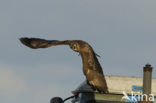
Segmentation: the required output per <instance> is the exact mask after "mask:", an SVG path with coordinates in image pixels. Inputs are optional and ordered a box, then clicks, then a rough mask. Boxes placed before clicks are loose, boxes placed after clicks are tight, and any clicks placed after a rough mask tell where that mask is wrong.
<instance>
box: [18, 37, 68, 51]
mask: <svg viewBox="0 0 156 103" xmlns="http://www.w3.org/2000/svg"><path fill="white" fill-rule="evenodd" d="M20 41H21V42H22V43H23V44H24V45H26V46H28V47H30V48H32V49H38V48H48V47H51V46H56V45H68V44H69V43H70V41H68V40H65V41H58V40H45V39H40V38H20Z"/></svg>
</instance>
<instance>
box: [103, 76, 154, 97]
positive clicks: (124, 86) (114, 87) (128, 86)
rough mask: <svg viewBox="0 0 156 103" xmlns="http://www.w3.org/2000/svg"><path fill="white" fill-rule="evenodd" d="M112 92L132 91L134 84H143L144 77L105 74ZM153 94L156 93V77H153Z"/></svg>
mask: <svg viewBox="0 0 156 103" xmlns="http://www.w3.org/2000/svg"><path fill="white" fill-rule="evenodd" d="M105 78H106V81H107V85H108V89H109V91H110V92H119V93H122V92H123V91H125V92H126V93H131V91H132V85H138V86H143V79H142V78H139V77H126V76H105ZM152 94H155V95H156V79H152Z"/></svg>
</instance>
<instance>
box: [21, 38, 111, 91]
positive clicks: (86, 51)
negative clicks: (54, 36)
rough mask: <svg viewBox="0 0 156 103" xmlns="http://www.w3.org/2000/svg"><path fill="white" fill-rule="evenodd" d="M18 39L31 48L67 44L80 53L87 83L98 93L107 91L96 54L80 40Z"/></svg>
mask: <svg viewBox="0 0 156 103" xmlns="http://www.w3.org/2000/svg"><path fill="white" fill-rule="evenodd" d="M20 41H21V42H22V43H23V44H24V45H26V46H28V47H30V48H32V49H38V48H48V47H51V46H57V45H69V46H70V48H71V49H72V50H74V51H75V52H78V53H79V54H80V55H81V58H82V63H83V73H84V75H85V76H86V81H87V83H88V84H89V85H90V86H91V87H92V88H93V89H94V90H97V91H98V92H100V93H109V91H108V87H107V83H106V80H105V76H104V73H103V70H102V67H101V65H100V63H99V61H98V59H97V56H98V55H97V54H96V53H95V52H94V50H93V48H92V47H91V46H90V45H89V44H88V43H87V42H85V41H82V40H65V41H58V40H45V39H40V38H27V37H24V38H20Z"/></svg>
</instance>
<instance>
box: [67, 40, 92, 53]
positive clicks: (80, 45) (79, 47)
mask: <svg viewBox="0 0 156 103" xmlns="http://www.w3.org/2000/svg"><path fill="white" fill-rule="evenodd" d="M69 46H70V48H71V49H72V50H73V51H75V52H87V51H88V49H89V48H90V46H89V44H88V43H86V42H85V41H82V40H73V41H72V42H70V44H69Z"/></svg>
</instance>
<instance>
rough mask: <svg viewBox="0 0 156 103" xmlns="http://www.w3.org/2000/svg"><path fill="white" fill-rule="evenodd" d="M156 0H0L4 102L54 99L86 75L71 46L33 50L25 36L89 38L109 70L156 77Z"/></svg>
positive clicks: (0, 86)
mask: <svg viewBox="0 0 156 103" xmlns="http://www.w3.org/2000/svg"><path fill="white" fill-rule="evenodd" d="M155 5H156V1H155V0H150V1H149V0H129V1H128V0H0V50H1V53H0V102H1V103H49V101H50V99H51V98H52V97H54V96H61V97H63V98H65V97H68V96H70V95H72V94H71V91H72V90H74V89H75V88H76V87H77V86H78V85H79V84H80V83H81V82H82V81H84V80H85V77H84V76H83V73H82V63H81V58H80V56H78V54H77V53H75V52H73V51H72V50H71V49H69V47H68V46H57V47H53V48H47V49H38V50H32V49H30V48H28V47H25V46H24V45H22V44H21V43H20V42H19V40H18V38H20V37H39V38H44V39H54V40H67V39H70V40H72V39H82V40H85V41H87V42H88V43H89V44H90V45H91V46H92V47H93V48H94V50H95V52H96V53H97V54H99V55H100V56H101V58H99V61H100V63H101V65H102V67H103V70H104V73H105V75H122V76H137V77H142V75H143V72H142V68H143V66H144V65H145V64H146V63H150V64H152V66H153V67H154V71H153V77H154V78H156V64H155V63H156V46H155V44H156V13H155V12H156V6H155Z"/></svg>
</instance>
